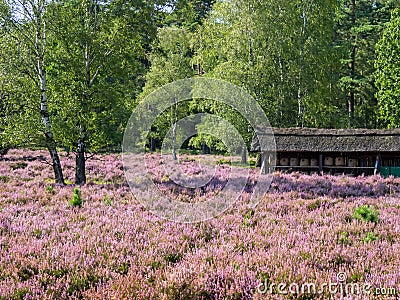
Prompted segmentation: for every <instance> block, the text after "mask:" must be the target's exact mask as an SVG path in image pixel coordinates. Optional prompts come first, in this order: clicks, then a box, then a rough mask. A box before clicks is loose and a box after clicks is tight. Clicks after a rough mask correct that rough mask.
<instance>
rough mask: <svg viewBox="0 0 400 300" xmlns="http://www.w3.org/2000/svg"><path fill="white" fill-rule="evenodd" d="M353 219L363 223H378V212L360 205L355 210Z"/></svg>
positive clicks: (367, 206)
mask: <svg viewBox="0 0 400 300" xmlns="http://www.w3.org/2000/svg"><path fill="white" fill-rule="evenodd" d="M353 218H354V219H357V220H361V221H365V222H373V223H378V221H379V212H378V211H377V210H375V209H374V208H373V207H370V206H369V205H361V206H359V207H357V208H356V209H355V211H354V214H353Z"/></svg>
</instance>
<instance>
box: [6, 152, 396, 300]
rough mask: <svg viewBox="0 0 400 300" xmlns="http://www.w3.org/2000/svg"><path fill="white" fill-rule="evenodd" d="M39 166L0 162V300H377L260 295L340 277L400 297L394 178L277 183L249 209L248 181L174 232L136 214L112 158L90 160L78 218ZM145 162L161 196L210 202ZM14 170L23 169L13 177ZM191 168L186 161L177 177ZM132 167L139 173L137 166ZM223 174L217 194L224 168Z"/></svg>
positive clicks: (280, 179)
mask: <svg viewBox="0 0 400 300" xmlns="http://www.w3.org/2000/svg"><path fill="white" fill-rule="evenodd" d="M45 160H49V157H48V156H47V153H46V152H44V151H28V150H24V151H22V150H10V151H9V153H8V154H7V155H5V156H4V157H3V158H2V159H0V178H3V176H4V178H7V180H0V254H1V255H0V299H75V298H81V299H329V298H334V299H340V298H342V299H376V298H378V299H379V297H378V296H376V295H373V294H370V295H366V296H364V297H363V296H360V295H353V294H344V295H341V294H337V295H331V294H330V293H329V291H328V290H325V291H324V292H323V293H321V294H313V295H301V294H294V295H292V294H291V293H288V294H280V293H278V292H277V290H276V289H275V290H274V291H275V292H274V293H272V294H271V293H269V292H268V293H267V294H261V293H260V292H259V291H258V287H259V285H260V284H262V283H265V281H266V280H267V281H268V282H269V283H274V284H275V285H278V284H287V285H289V284H291V283H297V284H298V285H301V284H303V283H309V282H311V283H314V284H316V285H317V286H321V285H322V284H327V283H329V282H335V283H336V282H337V274H338V273H339V272H344V273H345V275H346V278H345V280H346V282H349V283H360V284H370V285H371V286H372V287H373V288H378V287H386V288H389V287H393V288H396V289H397V290H399V289H400V273H399V268H400V218H399V214H400V201H399V196H400V179H396V178H393V177H390V178H382V177H380V176H371V177H363V176H360V177H347V176H331V175H323V176H318V175H304V174H300V173H292V174H283V173H276V174H275V177H274V180H273V183H272V186H271V188H270V191H269V192H268V193H267V194H265V195H264V196H263V198H262V199H261V201H260V203H259V205H258V206H257V207H256V208H254V209H252V210H251V209H250V208H249V207H248V205H247V203H248V199H249V196H250V193H251V191H252V187H253V185H254V182H253V183H252V180H253V177H252V176H253V175H251V178H250V179H249V183H248V186H247V188H245V190H244V191H243V192H242V194H241V195H240V201H239V202H238V203H237V205H236V206H235V207H232V208H230V209H229V210H228V211H227V212H226V213H224V214H222V215H220V216H219V217H218V218H215V219H211V220H209V221H206V222H202V223H194V224H181V223H173V222H167V221H165V220H162V219H160V218H158V217H156V216H154V215H152V214H150V213H149V212H148V211H146V210H145V209H143V207H142V206H141V205H140V204H139V203H138V202H137V200H136V199H135V197H134V195H133V194H132V193H131V191H130V189H129V187H128V185H127V184H126V182H125V178H124V173H123V166H122V163H121V159H120V156H119V155H96V156H94V157H93V158H92V159H91V160H90V161H88V164H87V165H88V179H89V182H88V184H86V185H84V186H82V187H80V192H81V197H82V199H84V200H85V205H84V206H82V208H80V209H69V208H68V206H67V205H66V203H68V201H70V200H71V196H72V195H73V193H74V188H75V186H73V185H69V186H66V187H62V186H59V185H57V184H53V183H52V182H53V181H52V175H53V174H52V172H51V168H50V167H49V166H48V165H47V164H46V163H45ZM61 160H62V164H63V167H64V170H65V173H66V177H67V179H68V180H69V181H73V178H74V172H73V171H74V170H73V167H74V160H73V158H72V157H68V156H66V155H65V154H64V153H61ZM148 160H149V161H150V162H152V161H154V162H153V164H149V168H150V169H152V170H154V175H153V177H154V178H155V182H156V186H158V187H160V188H163V189H164V191H165V193H169V194H171V195H174V196H175V197H177V198H179V199H182V201H202V200H201V199H203V198H206V197H210V196H211V195H212V193H213V192H215V191H213V189H212V188H210V190H207V189H205V190H202V191H193V192H192V191H191V192H190V193H191V194H189V195H185V196H182V195H180V192H182V193H184V192H186V191H187V192H188V193H189V190H187V189H182V190H179V191H177V190H174V188H175V187H174V186H173V185H172V183H171V182H170V181H167V182H165V183H162V182H161V181H160V180H158V179H161V178H162V176H164V174H162V172H161V171H160V169H159V166H160V165H159V162H157V161H158V160H157V159H156V158H155V157H152V156H151V155H149V158H148ZM19 162H25V163H26V167H24V168H13V167H12V166H13V165H15V164H16V163H19ZM195 162H196V159H195V161H192V162H190V161H189V160H187V161H185V162H184V163H185V164H186V166H187V169H185V172H186V170H192V168H191V167H190V164H191V163H195ZM131 167H132V168H134V170H135V171H137V172H142V169H143V163H142V162H141V161H138V162H137V163H136V165H132V166H131ZM185 168H186V167H185ZM220 168H221V169H218V170H219V171H217V172H216V174H220V175H218V176H219V177H217V178H214V177H213V179H212V180H215V184H216V185H218V184H222V183H223V178H224V176H225V175H224V174H227V173H225V172H226V170H225V168H228V166H226V165H220ZM193 169H194V166H193ZM218 172H220V173H218ZM218 178H219V180H220V181H218V180H217V179H218ZM49 186H50V187H52V188H51V189H50V188H48V187H49ZM146 193H148V195H149V197H150V196H151V195H152V192H151V190H149V191H146ZM107 198H108V199H109V200H112V205H108V203H107V201H105V199H107ZM364 205H365V206H367V207H369V208H372V207H373V211H376V212H379V222H371V221H369V222H364V221H360V220H357V219H355V218H354V217H353V216H354V213H355V211H357V209H358V208H360V207H363V206H364ZM342 296H343V297H342ZM380 298H381V299H386V298H388V299H395V298H396V296H393V297H391V298H390V297H386V296H381V297H380Z"/></svg>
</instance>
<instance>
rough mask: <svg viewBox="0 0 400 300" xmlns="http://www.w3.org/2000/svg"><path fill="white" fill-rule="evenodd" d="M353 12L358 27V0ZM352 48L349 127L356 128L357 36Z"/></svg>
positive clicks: (352, 3)
mask: <svg viewBox="0 0 400 300" xmlns="http://www.w3.org/2000/svg"><path fill="white" fill-rule="evenodd" d="M351 5H352V9H351V10H352V12H351V22H352V24H353V27H354V26H355V25H356V0H352V2H351ZM351 42H352V46H351V47H352V48H351V61H350V78H351V83H350V91H349V127H350V128H352V127H353V126H354V109H355V91H354V90H355V86H354V80H355V75H356V51H357V47H356V45H355V43H356V36H355V34H353V35H352V37H351Z"/></svg>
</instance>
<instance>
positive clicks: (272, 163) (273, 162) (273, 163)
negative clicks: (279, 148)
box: [268, 152, 276, 173]
mask: <svg viewBox="0 0 400 300" xmlns="http://www.w3.org/2000/svg"><path fill="white" fill-rule="evenodd" d="M275 166H276V153H275V152H271V153H270V155H269V161H268V173H272V171H273V170H272V169H273V168H275Z"/></svg>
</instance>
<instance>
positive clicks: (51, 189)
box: [46, 185, 54, 194]
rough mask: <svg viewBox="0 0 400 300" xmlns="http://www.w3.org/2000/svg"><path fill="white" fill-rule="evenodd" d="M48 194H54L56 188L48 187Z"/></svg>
mask: <svg viewBox="0 0 400 300" xmlns="http://www.w3.org/2000/svg"><path fill="white" fill-rule="evenodd" d="M46 192H48V193H51V194H54V187H53V186H52V185H48V186H46Z"/></svg>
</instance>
